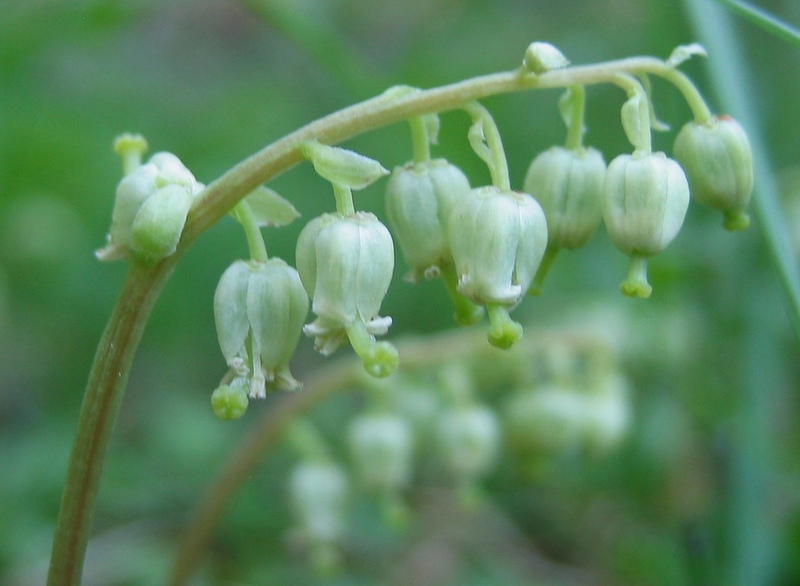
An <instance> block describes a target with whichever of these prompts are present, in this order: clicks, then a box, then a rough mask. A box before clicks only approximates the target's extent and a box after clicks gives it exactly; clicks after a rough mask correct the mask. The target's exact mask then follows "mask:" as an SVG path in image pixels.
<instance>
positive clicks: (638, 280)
mask: <svg viewBox="0 0 800 586" xmlns="http://www.w3.org/2000/svg"><path fill="white" fill-rule="evenodd" d="M619 289H620V291H622V293H623V294H624V295H627V296H628V297H639V298H640V299H647V298H648V297H650V294H651V293H652V292H653V288H652V287H651V286H650V283H648V282H647V258H646V257H644V256H641V255H638V254H633V255H631V264H630V267H629V268H628V276H627V278H626V279H625V280H624V281H622V283H620V285H619Z"/></svg>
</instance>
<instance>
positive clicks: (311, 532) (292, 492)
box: [288, 458, 348, 573]
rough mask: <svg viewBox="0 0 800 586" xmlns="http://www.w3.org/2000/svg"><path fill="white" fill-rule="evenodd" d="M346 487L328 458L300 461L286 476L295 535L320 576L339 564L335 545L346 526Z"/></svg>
mask: <svg viewBox="0 0 800 586" xmlns="http://www.w3.org/2000/svg"><path fill="white" fill-rule="evenodd" d="M347 484H348V483H347V476H346V475H345V472H344V470H343V469H342V467H341V466H339V465H338V464H336V463H335V462H333V461H331V460H329V459H327V458H321V459H310V460H306V461H303V462H301V463H300V464H298V465H297V466H295V468H294V469H293V470H292V472H291V474H290V476H289V487H288V489H289V499H290V502H291V505H292V510H293V513H294V517H295V522H296V523H297V533H298V536H299V537H300V539H301V541H302V542H303V545H305V546H306V547H307V548H308V549H309V550H310V552H311V554H312V558H313V562H314V565H315V566H316V569H317V571H320V572H322V573H330V571H332V570H333V569H335V567H336V566H337V565H338V561H339V560H338V558H339V554H338V551H337V550H336V545H337V543H338V542H339V541H340V540H341V539H342V537H343V536H344V532H345V527H346V513H347V493H348V486H347Z"/></svg>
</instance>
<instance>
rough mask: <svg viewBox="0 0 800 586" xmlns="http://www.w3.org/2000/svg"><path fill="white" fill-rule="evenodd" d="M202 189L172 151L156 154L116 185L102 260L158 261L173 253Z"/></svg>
mask: <svg viewBox="0 0 800 586" xmlns="http://www.w3.org/2000/svg"><path fill="white" fill-rule="evenodd" d="M203 188H204V186H203V185H202V184H201V183H198V182H197V181H196V180H195V178H194V175H192V173H191V172H190V171H189V170H188V169H187V168H186V167H185V166H184V165H183V163H181V161H180V159H178V157H176V156H175V155H173V154H171V153H165V152H162V153H156V154H154V155H153V156H152V157H150V160H149V161H148V162H147V163H145V164H144V165H141V166H139V167H137V168H136V169H134V170H133V171H132V172H131V173H129V174H128V175H126V176H125V177H124V178H123V179H122V180H121V181H120V182H119V185H118V186H117V196H116V200H115V202H114V211H113V213H112V216H111V228H110V229H109V233H108V244H107V245H106V246H105V247H104V248H101V249H99V250H98V251H97V252H96V253H95V254H96V255H97V258H98V259H100V260H116V259H119V258H125V257H126V256H127V255H128V254H129V253H133V254H134V255H138V256H140V257H142V258H147V259H152V260H158V259H161V258H164V257H166V256H169V255H170V254H172V253H173V252H175V248H176V246H177V244H178V241H179V240H180V236H181V232H182V231H183V226H184V224H185V223H186V216H187V215H188V213H189V210H190V209H191V207H192V204H193V203H194V200H195V197H196V196H197V195H198V194H199V193H200V192H201V191H202V190H203Z"/></svg>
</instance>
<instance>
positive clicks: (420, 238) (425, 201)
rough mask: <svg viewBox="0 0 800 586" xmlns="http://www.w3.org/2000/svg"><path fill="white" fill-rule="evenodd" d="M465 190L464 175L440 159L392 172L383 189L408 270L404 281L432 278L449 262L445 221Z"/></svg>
mask: <svg viewBox="0 0 800 586" xmlns="http://www.w3.org/2000/svg"><path fill="white" fill-rule="evenodd" d="M469 190H470V186H469V181H468V180H467V177H466V176H465V175H464V173H462V172H461V170H460V169H459V168H458V167H456V166H455V165H451V164H450V163H448V162H447V161H445V160H444V159H436V160H433V161H423V162H419V163H412V164H409V165H406V166H405V167H397V168H395V170H394V171H393V172H392V176H391V177H390V178H389V182H388V184H387V186H386V212H387V214H388V215H389V224H390V225H391V226H392V229H393V231H394V234H395V236H396V237H397V240H398V242H399V244H400V248H401V249H402V251H403V256H404V257H405V260H406V264H407V265H408V267H409V269H410V271H409V273H408V276H407V279H408V280H411V281H418V280H419V279H420V277H421V276H422V275H426V276H436V275H438V274H439V272H440V268H441V267H443V266H444V265H446V264H449V263H450V262H452V255H451V253H450V246H449V244H448V240H447V220H448V218H449V216H450V213H451V211H452V209H453V207H454V206H455V204H456V203H457V202H459V201H460V200H462V199H463V198H464V197H466V196H467V193H468V192H469Z"/></svg>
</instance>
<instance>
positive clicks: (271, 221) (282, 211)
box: [231, 185, 300, 227]
mask: <svg viewBox="0 0 800 586" xmlns="http://www.w3.org/2000/svg"><path fill="white" fill-rule="evenodd" d="M244 201H245V202H247V205H248V206H249V207H250V211H252V213H253V216H254V217H255V220H256V224H258V226H259V227H263V226H272V227H276V226H285V225H286V224H289V223H291V222H293V221H294V220H295V219H297V218H299V217H300V212H298V211H297V210H296V209H295V207H294V206H293V205H292V204H291V203H290V202H289V201H287V200H286V199H284V198H283V197H281V196H280V195H278V193H277V192H276V191H274V190H272V189H270V188H269V187H264V186H263V185H262V186H261V187H259V188H257V189H256V190H254V191H252V192H251V193H250V194H249V195H247V196H245V198H244ZM231 216H233V218H234V219H235V220H236V221H237V222H239V223H240V224H244V221H243V219H242V218H240V217H239V212H238V211H237V208H235V207H234V208H233V209H232V210H231Z"/></svg>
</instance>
